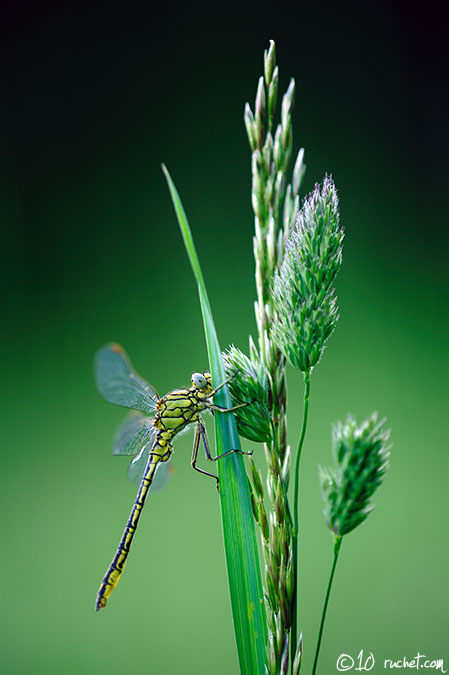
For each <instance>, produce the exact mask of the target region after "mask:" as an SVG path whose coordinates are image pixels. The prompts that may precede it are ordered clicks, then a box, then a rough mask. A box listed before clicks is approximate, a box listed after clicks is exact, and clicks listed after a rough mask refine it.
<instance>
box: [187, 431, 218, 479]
mask: <svg viewBox="0 0 449 675" xmlns="http://www.w3.org/2000/svg"><path fill="white" fill-rule="evenodd" d="M201 436H202V425H201V422H198V424H197V427H196V430H195V440H194V441H193V452H192V469H195V471H198V472H199V473H202V474H204V475H205V476H210V477H211V478H215V482H216V484H217V491H218V489H219V488H218V476H215V474H213V473H209V472H208V471H204V470H203V469H200V468H199V467H198V466H197V465H196V460H197V459H198V448H199V447H200V440H201ZM203 441H204V439H203Z"/></svg>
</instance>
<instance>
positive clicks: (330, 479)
mask: <svg viewBox="0 0 449 675" xmlns="http://www.w3.org/2000/svg"><path fill="white" fill-rule="evenodd" d="M384 424H385V420H380V421H379V420H378V418H377V413H373V415H371V417H369V418H368V419H367V420H365V421H364V422H363V424H361V425H360V426H358V425H357V422H356V421H355V419H354V418H353V417H351V415H348V417H347V419H346V421H345V422H344V423H343V422H337V424H335V425H334V427H333V431H332V441H333V455H334V459H335V467H334V468H333V469H323V468H321V467H320V482H321V491H322V494H323V499H324V505H325V506H324V517H325V519H326V524H327V526H328V528H329V529H330V531H331V533H332V534H333V536H334V558H333V562H332V568H331V573H330V576H329V582H328V585H327V590H326V596H325V600H324V605H323V611H322V615H321V623H320V628H319V632H318V639H317V645H316V649H315V658H314V661H313V669H312V675H315V672H316V668H317V663H318V656H319V653H320V646H321V639H322V637H323V630H324V622H325V619H326V611H327V606H328V602H329V596H330V592H331V588H332V582H333V579H334V574H335V568H336V565H337V560H338V555H339V553H340V548H341V543H342V540H343V537H344V536H345V535H346V534H349V533H350V532H352V531H353V530H355V528H356V527H358V526H359V525H360V524H361V523H363V521H364V520H366V518H367V517H368V515H369V514H370V513H371V511H372V510H373V508H374V506H372V505H371V504H370V499H371V497H372V496H373V494H374V493H375V491H376V490H377V488H378V487H379V486H380V485H381V484H382V482H383V479H384V477H385V472H386V471H387V469H388V459H389V456H390V448H391V445H389V444H388V439H389V436H390V431H385V430H384V429H383V425H384Z"/></svg>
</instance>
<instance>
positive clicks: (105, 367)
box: [95, 343, 241, 610]
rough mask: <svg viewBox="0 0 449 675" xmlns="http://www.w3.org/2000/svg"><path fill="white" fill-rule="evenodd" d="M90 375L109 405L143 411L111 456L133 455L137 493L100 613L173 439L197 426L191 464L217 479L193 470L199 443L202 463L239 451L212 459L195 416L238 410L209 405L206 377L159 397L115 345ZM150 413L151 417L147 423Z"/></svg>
mask: <svg viewBox="0 0 449 675" xmlns="http://www.w3.org/2000/svg"><path fill="white" fill-rule="evenodd" d="M95 376H96V383H97V387H98V389H99V391H100V393H101V394H102V395H103V396H104V398H105V399H106V400H107V401H109V402H110V403H114V404H115V405H121V406H124V407H127V408H132V409H134V410H138V411H141V412H143V413H145V415H142V414H140V413H133V414H132V415H131V416H130V417H128V419H126V420H125V422H124V423H123V424H122V426H121V427H120V429H119V431H118V433H117V435H116V438H115V444H114V454H120V455H135V457H134V459H133V461H132V462H131V464H130V467H129V470H128V475H129V477H130V478H131V480H132V481H133V482H134V483H136V484H138V485H139V490H138V493H137V496H136V499H135V501H134V505H133V508H132V510H131V513H130V515H129V518H128V521H127V524H126V527H125V530H124V532H123V535H122V538H121V540H120V543H119V545H118V548H117V551H116V554H115V556H114V558H113V560H112V562H111V564H110V566H109V568H108V570H107V572H106V574H105V576H104V578H103V581H102V582H101V585H100V588H99V591H98V595H97V602H96V605H95V608H96V609H97V610H99V609H102V608H103V607H104V606H105V605H106V602H107V599H108V598H109V596H110V595H111V593H112V591H113V590H114V588H115V586H116V585H117V583H118V580H119V579H120V576H121V574H122V572H123V569H124V566H125V563H126V559H127V557H128V554H129V550H130V547H131V543H132V540H133V537H134V533H135V531H136V528H137V525H138V522H139V518H140V514H141V512H142V509H143V506H144V504H145V499H146V496H147V494H148V490H149V488H150V486H151V484H152V482H153V478H154V476H155V473H156V470H157V469H158V467H159V466H160V465H161V463H162V462H167V461H168V460H169V459H170V457H171V455H172V453H173V447H172V441H173V439H174V437H175V436H176V434H178V433H179V432H180V431H182V430H183V429H184V428H185V427H186V426H187V425H188V424H192V423H196V431H195V440H194V444H193V452H192V459H191V464H192V468H194V469H195V470H196V471H198V472H200V473H203V474H205V475H207V476H211V477H213V478H215V480H216V482H217V488H218V477H217V476H215V475H214V474H211V473H209V472H208V471H204V470H203V469H200V468H199V467H197V466H196V461H197V457H198V449H199V446H200V442H201V441H202V442H203V445H204V450H205V453H206V459H207V460H209V461H215V460H217V459H220V458H221V457H224V456H226V455H229V454H230V453H232V452H241V451H239V450H232V449H231V450H228V451H227V452H224V453H223V454H221V455H218V457H211V455H210V452H209V447H208V441H207V435H206V428H205V426H204V422H203V421H202V419H201V416H200V413H201V412H202V411H203V410H218V411H220V412H231V411H232V410H235V409H236V408H238V407H240V406H235V407H232V408H221V407H219V406H216V405H214V403H213V401H212V397H213V396H214V394H216V392H217V391H218V390H219V389H221V387H223V386H224V385H225V384H226V382H223V383H222V384H220V385H219V386H218V387H215V389H214V388H213V387H212V380H211V376H210V374H209V373H193V375H192V377H191V381H192V386H191V387H189V388H188V389H175V390H174V391H171V392H170V393H169V394H166V395H165V396H163V397H162V398H160V397H159V395H158V394H157V392H156V390H155V389H154V388H153V387H152V386H151V385H150V384H148V382H146V381H145V380H144V379H143V378H141V377H140V376H139V375H137V373H136V372H135V371H134V370H133V368H132V366H131V363H130V361H129V359H128V357H127V356H126V353H125V351H124V350H123V348H122V347H121V346H120V345H117V344H115V343H114V344H110V345H106V346H105V347H103V348H102V349H100V351H99V352H98V353H97V355H96V357H95ZM151 415H154V419H151V417H150V416H151Z"/></svg>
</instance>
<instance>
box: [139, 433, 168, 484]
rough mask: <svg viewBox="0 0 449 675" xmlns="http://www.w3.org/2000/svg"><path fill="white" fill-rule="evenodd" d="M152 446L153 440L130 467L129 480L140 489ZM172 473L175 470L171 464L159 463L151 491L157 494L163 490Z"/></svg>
mask: <svg viewBox="0 0 449 675" xmlns="http://www.w3.org/2000/svg"><path fill="white" fill-rule="evenodd" d="M152 445H153V439H151V440H150V441H149V442H148V443H147V444H146V445H145V446H144V447H143V448H142V450H141V451H140V453H139V454H138V455H137V457H134V459H133V461H132V462H131V464H130V465H129V467H128V478H129V480H130V481H131V483H133V484H134V485H135V486H136V487H139V485H140V481H141V480H142V476H143V473H144V471H145V467H146V465H147V462H148V457H149V455H150V450H151V447H152ZM172 473H173V468H172V467H171V466H170V464H169V462H159V464H158V465H157V468H156V473H155V475H154V478H153V483H152V485H151V491H152V492H155V491H157V490H161V489H162V488H163V487H164V486H165V484H166V483H167V482H168V480H169V478H170V475H171V474H172Z"/></svg>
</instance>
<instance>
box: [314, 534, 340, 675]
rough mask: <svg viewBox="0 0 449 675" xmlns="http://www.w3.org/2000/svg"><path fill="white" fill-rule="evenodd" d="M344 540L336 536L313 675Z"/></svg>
mask: <svg viewBox="0 0 449 675" xmlns="http://www.w3.org/2000/svg"><path fill="white" fill-rule="evenodd" d="M342 539H343V538H342V537H340V536H338V535H336V536H335V543H334V560H333V562H332V569H331V573H330V576H329V582H328V584H327V591H326V597H325V599H324V605H323V612H322V614H321V623H320V630H319V632H318V640H317V643H316V649H315V658H314V660H313V668H312V675H315V672H316V667H317V663H318V655H319V653H320V647H321V638H322V637H323V630H324V622H325V619H326V611H327V605H328V602H329V596H330V594H331V588H332V581H333V580H334V574H335V568H336V566H337V560H338V554H339V553H340V548H341V542H342Z"/></svg>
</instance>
